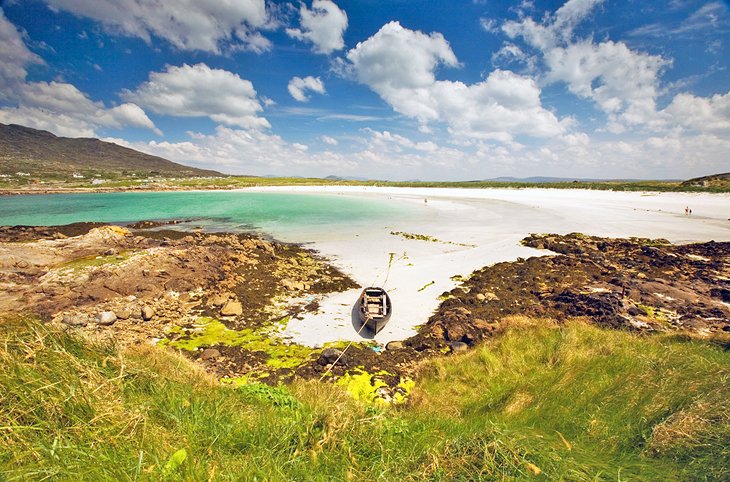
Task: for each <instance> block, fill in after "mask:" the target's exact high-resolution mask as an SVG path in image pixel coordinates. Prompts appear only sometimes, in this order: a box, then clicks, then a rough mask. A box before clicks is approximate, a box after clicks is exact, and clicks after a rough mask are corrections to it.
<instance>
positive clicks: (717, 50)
mask: <svg viewBox="0 0 730 482" xmlns="http://www.w3.org/2000/svg"><path fill="white" fill-rule="evenodd" d="M729 4H730V2H728V1H727V0H725V1H718V0H666V1H662V2H646V1H644V0H568V1H567V2H566V1H541V0H531V1H530V0H523V1H522V2H507V1H497V0H445V1H436V0H335V1H330V0H304V1H301V2H299V1H277V2H269V1H265V0H176V1H175V0H169V1H162V2H161V1H159V0H0V123H5V124H10V123H13V124H22V125H26V126H30V127H34V128H39V129H45V130H49V131H51V132H53V133H54V134H56V135H59V136H65V137H98V138H100V139H103V140H106V141H110V142H116V143H118V144H120V145H123V146H127V147H131V148H134V149H137V150H140V151H143V152H147V153H150V154H154V155H158V156H162V157H164V158H167V159H170V160H173V161H177V162H181V163H183V164H188V165H193V166H198V167H204V168H211V169H215V170H218V171H221V172H224V173H229V174H245V175H279V176H312V177H324V176H328V175H337V176H343V177H359V178H368V179H388V180H415V179H418V180H476V179H488V178H493V177H498V176H514V177H528V176H554V177H569V178H604V179H686V178H690V177H696V176H702V175H707V174H713V173H719V172H727V171H730V154H729V153H730V73H729V72H728V66H729V64H730V45H729V44H730V6H729Z"/></svg>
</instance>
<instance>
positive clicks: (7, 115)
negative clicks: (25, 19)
mask: <svg viewBox="0 0 730 482" xmlns="http://www.w3.org/2000/svg"><path fill="white" fill-rule="evenodd" d="M0 42H2V48H0V99H3V100H4V101H5V102H7V103H8V104H10V105H6V106H4V107H2V108H0V122H3V123H14V124H22V125H26V126H29V127H34V128H37V129H44V130H49V131H51V132H54V133H55V134H57V135H62V136H69V137H80V136H84V137H91V136H94V135H95V134H96V130H97V129H98V128H100V127H111V128H122V127H126V126H134V127H143V128H147V129H151V130H153V131H155V132H156V133H157V134H160V135H161V134H162V133H161V132H160V131H159V130H158V129H157V128H156V127H155V125H154V123H153V122H152V120H151V119H150V118H149V117H147V114H145V112H144V111H143V110H142V109H141V108H140V107H139V106H138V105H135V104H131V103H127V104H122V105H118V106H113V107H107V106H105V105H104V103H103V102H98V101H93V100H91V99H90V98H89V96H88V95H87V94H86V93H84V92H82V91H80V90H79V89H77V88H76V86H74V85H72V84H69V83H66V82H57V81H52V82H43V81H41V82H28V81H27V79H26V74H27V72H26V66H27V65H29V64H33V63H42V60H41V59H40V58H39V57H38V56H37V55H35V54H34V53H32V52H31V51H30V50H29V49H28V48H27V46H26V44H25V41H24V39H23V36H22V35H21V34H20V32H18V30H17V29H16V28H15V26H14V25H13V24H12V23H10V22H9V21H8V20H7V19H6V18H5V15H4V12H3V11H2V9H0Z"/></svg>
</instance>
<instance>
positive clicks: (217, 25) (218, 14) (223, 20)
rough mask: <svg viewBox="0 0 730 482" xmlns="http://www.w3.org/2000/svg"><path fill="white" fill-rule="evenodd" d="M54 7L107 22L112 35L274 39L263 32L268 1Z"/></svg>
mask: <svg viewBox="0 0 730 482" xmlns="http://www.w3.org/2000/svg"><path fill="white" fill-rule="evenodd" d="M46 3H47V4H48V5H49V7H51V8H52V9H54V10H65V11H67V12H71V13H73V14H75V15H77V16H79V17H87V18H91V19H93V20H96V21H98V22H101V23H102V25H103V26H104V28H105V29H106V31H107V32H108V33H110V34H119V35H126V36H130V37H139V38H141V39H143V40H144V41H145V42H147V43H150V42H151V39H152V37H153V36H154V37H158V38H160V39H164V40H166V41H168V42H169V43H170V44H172V45H173V46H175V47H176V48H178V49H180V50H202V51H206V52H212V53H221V52H223V51H225V50H226V49H232V50H237V49H248V50H252V51H255V52H262V51H266V50H269V49H270V48H271V42H270V41H269V40H267V39H266V38H264V37H263V36H262V35H261V33H260V32H259V31H258V30H260V29H263V28H266V26H267V22H268V21H269V19H268V15H267V11H266V4H265V2H264V0H236V1H220V0H176V1H173V2H161V1H158V0H46Z"/></svg>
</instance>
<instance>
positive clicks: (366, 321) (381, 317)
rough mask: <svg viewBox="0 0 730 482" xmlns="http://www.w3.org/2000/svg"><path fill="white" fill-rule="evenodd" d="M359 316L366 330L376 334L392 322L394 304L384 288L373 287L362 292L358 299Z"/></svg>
mask: <svg viewBox="0 0 730 482" xmlns="http://www.w3.org/2000/svg"><path fill="white" fill-rule="evenodd" d="M357 312H358V316H359V317H360V322H361V323H362V324H363V325H365V328H367V329H368V330H370V331H371V332H372V333H374V334H378V332H379V331H380V330H382V329H383V327H385V325H386V324H387V323H388V321H390V317H391V315H392V313H393V303H392V301H391V300H390V296H389V295H388V293H386V291H385V290H384V289H383V288H379V287H375V286H371V287H368V288H365V289H364V290H362V293H361V294H360V298H359V299H358V310H357Z"/></svg>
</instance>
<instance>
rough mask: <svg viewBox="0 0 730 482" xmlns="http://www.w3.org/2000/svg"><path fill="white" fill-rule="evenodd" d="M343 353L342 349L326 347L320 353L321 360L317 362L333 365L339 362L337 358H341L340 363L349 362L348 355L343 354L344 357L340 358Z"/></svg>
mask: <svg viewBox="0 0 730 482" xmlns="http://www.w3.org/2000/svg"><path fill="white" fill-rule="evenodd" d="M341 355H342V350H338V349H337V348H325V349H324V350H322V353H321V354H320V355H319V360H317V363H319V364H320V365H331V364H333V363H335V362H337V359H338V358H339V363H340V364H342V365H345V364H346V363H347V360H346V357H344V356H343V357H342V358H340V356H341Z"/></svg>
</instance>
